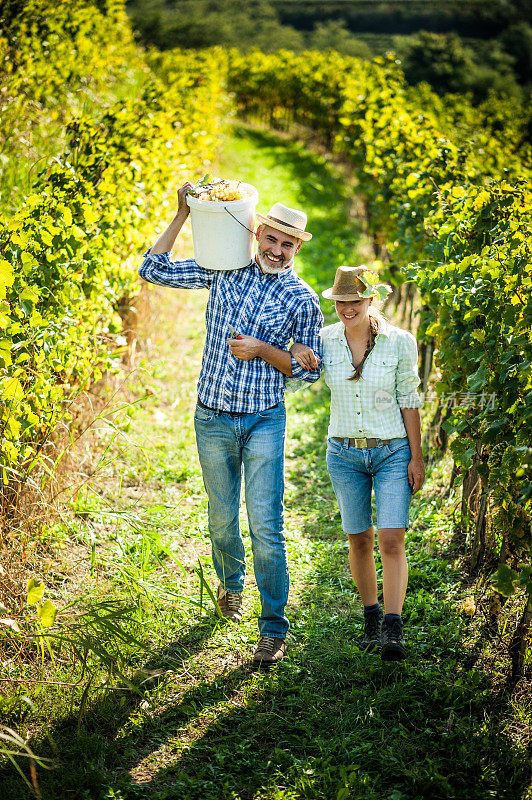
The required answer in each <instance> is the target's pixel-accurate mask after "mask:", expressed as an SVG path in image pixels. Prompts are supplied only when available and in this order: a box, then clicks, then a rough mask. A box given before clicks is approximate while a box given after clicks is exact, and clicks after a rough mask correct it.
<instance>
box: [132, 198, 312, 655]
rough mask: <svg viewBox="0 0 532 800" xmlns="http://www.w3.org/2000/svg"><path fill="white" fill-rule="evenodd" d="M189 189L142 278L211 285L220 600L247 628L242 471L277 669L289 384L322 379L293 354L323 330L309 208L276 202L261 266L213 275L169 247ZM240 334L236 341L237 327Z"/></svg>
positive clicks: (206, 475) (208, 391)
mask: <svg viewBox="0 0 532 800" xmlns="http://www.w3.org/2000/svg"><path fill="white" fill-rule="evenodd" d="M191 188H192V184H191V183H188V182H187V183H185V184H184V186H182V187H181V189H180V190H179V192H178V210H177V214H176V216H175V217H174V219H173V220H172V222H171V223H170V225H169V226H168V228H167V229H166V231H165V232H164V233H163V234H161V236H160V237H159V239H158V240H157V241H156V243H155V244H154V245H153V247H152V248H151V249H150V250H149V251H148V253H147V254H146V255H145V259H144V263H143V264H142V267H141V269H140V270H139V274H140V275H141V277H142V278H144V279H145V280H147V281H150V282H152V283H158V284H161V285H163V286H174V287H178V288H183V289H200V288H208V289H209V300H208V303H207V311H206V324H207V336H206V341H205V349H204V352H203V362H202V367H201V372H200V376H199V381H198V404H197V407H196V411H195V415H194V426H195V430H196V442H197V446H198V453H199V458H200V464H201V469H202V473H203V481H204V484H205V489H206V491H207V495H208V498H209V533H210V537H211V544H212V558H213V563H214V567H215V570H216V574H217V576H218V579H219V581H220V585H219V586H218V590H217V600H218V604H219V606H220V609H221V611H222V614H223V615H224V617H227V618H228V619H230V620H233V621H237V622H238V621H240V619H241V617H242V592H243V589H244V578H245V570H246V564H245V553H244V544H243V541H242V536H241V534H240V530H239V519H238V517H239V505H240V486H241V476H242V468H243V470H244V479H245V498H246V509H247V514H248V522H249V531H250V537H251V545H252V551H253V563H254V568H255V579H256V582H257V586H258V589H259V592H260V596H261V616H260V618H259V632H260V640H259V643H258V646H257V649H256V651H255V654H254V658H253V664H254V666H263V667H269V666H271V665H272V664H274V663H276V662H277V661H280V660H281V659H282V658H283V657H284V655H285V653H286V641H285V640H286V634H287V631H288V625H289V623H288V619H287V618H286V615H285V606H286V602H287V599H288V589H289V576H288V560H287V554H286V542H285V537H284V531H283V493H284V479H283V467H284V438H285V428H286V416H285V408H284V401H283V397H284V381H285V376H286V377H287V378H295V379H299V380H305V381H308V382H309V383H312V382H313V381H315V380H317V379H318V377H319V369H318V370H312V371H306V370H305V369H304V368H303V367H301V366H300V365H299V364H298V363H297V362H296V361H295V359H294V358H292V356H291V354H290V353H289V352H288V347H289V345H290V342H291V341H292V340H293V341H297V342H301V343H303V344H306V345H308V346H309V347H311V348H312V350H313V351H314V352H315V353H318V352H319V349H320V346H321V345H320V338H319V332H320V329H321V326H322V324H323V315H322V313H321V311H320V306H319V300H318V297H317V295H316V293H315V292H314V291H313V290H312V289H311V288H310V287H309V286H307V284H306V283H305V282H304V281H303V280H301V278H299V277H298V275H296V273H295V272H294V270H293V263H294V258H295V256H296V254H297V253H298V252H299V249H300V247H301V245H302V243H303V242H304V241H308V240H309V239H311V238H312V235H311V234H310V233H309V232H308V231H306V230H305V228H306V223H307V216H306V214H305V213H304V212H302V211H297V210H295V209H290V208H287V207H286V206H283V205H282V204H280V203H276V204H275V205H274V206H273V207H272V209H271V210H270V211H269V213H268V215H267V216H262V215H260V214H257V218H258V220H259V221H260V225H259V227H258V228H257V232H256V234H255V236H256V239H257V243H258V246H257V252H256V254H255V257H254V259H253V260H252V262H251V264H249V265H248V266H246V267H244V268H242V269H237V270H232V271H220V270H209V269H205V268H203V267H200V266H199V265H198V264H196V262H195V261H194V260H192V259H187V260H183V261H171V260H170V251H171V249H172V247H173V245H174V242H175V240H176V238H177V236H178V234H179V232H180V230H181V228H182V226H183V223H184V222H185V220H186V218H187V216H188V214H189V208H188V206H187V203H186V194H187V191H189V190H190V189H191ZM229 326H232V327H233V328H234V329H236V331H237V332H238V334H240V335H239V337H238V338H231V333H230V327H229Z"/></svg>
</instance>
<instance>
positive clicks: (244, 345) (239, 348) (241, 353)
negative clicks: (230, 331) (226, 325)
mask: <svg viewBox="0 0 532 800" xmlns="http://www.w3.org/2000/svg"><path fill="white" fill-rule="evenodd" d="M227 344H228V345H229V349H230V350H231V353H232V354H233V355H234V357H235V358H240V359H241V360H242V361H251V359H252V358H257V356H258V355H260V349H261V346H262V345H263V344H264V342H261V340H260V339H255V337H254V336H241V337H240V339H228V340H227Z"/></svg>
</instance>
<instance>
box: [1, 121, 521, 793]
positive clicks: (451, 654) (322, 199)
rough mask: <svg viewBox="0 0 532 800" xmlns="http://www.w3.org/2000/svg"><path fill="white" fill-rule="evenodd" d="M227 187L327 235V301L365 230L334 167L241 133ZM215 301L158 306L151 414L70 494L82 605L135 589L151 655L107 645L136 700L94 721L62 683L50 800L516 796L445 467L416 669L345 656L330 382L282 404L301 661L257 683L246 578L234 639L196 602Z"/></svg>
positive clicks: (421, 523)
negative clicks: (471, 615) (330, 463)
mask: <svg viewBox="0 0 532 800" xmlns="http://www.w3.org/2000/svg"><path fill="white" fill-rule="evenodd" d="M220 172H221V173H222V174H227V175H238V176H239V177H241V178H242V179H244V180H248V181H250V182H252V183H254V184H256V185H257V186H259V187H260V189H261V204H260V208H261V209H262V210H267V209H268V208H269V207H270V205H271V204H272V203H273V202H274V201H275V200H277V199H281V200H282V201H283V202H285V203H287V204H288V205H297V206H302V207H304V208H306V209H307V210H308V213H309V229H310V230H311V231H312V232H313V233H314V234H315V238H314V239H313V240H312V242H311V243H309V244H308V245H305V247H304V248H303V249H302V251H301V254H300V255H299V256H298V268H299V270H300V272H301V274H302V275H303V277H304V278H305V279H306V280H307V281H308V282H310V283H311V284H312V285H314V286H315V287H316V289H318V290H321V289H322V288H324V286H326V285H327V284H328V282H329V281H330V279H331V276H332V275H333V272H334V269H335V267H336V266H337V265H338V264H339V263H353V262H354V261H356V260H359V255H358V254H357V248H358V247H360V242H361V241H362V239H361V231H360V229H359V227H358V223H357V221H356V219H353V217H352V216H350V214H351V206H350V202H349V197H348V196H347V195H348V192H347V190H346V189H345V187H344V183H343V180H342V177H341V175H339V174H338V173H337V172H336V171H335V169H334V168H333V167H332V166H331V165H330V164H329V163H328V162H327V161H326V159H324V158H322V157H319V156H315V155H312V154H309V153H308V152H307V151H305V150H304V149H303V148H301V147H299V146H297V145H294V144H287V143H283V142H281V141H279V140H277V139H275V138H274V137H271V136H269V135H267V134H264V133H259V132H250V131H248V132H246V131H237V133H236V135H235V137H234V139H233V140H232V141H231V142H230V143H228V146H227V148H226V150H225V154H224V157H223V162H222V164H221V166H220ZM205 300H206V293H204V292H189V293H186V292H172V291H170V290H166V291H165V290H158V289H156V290H154V291H153V295H152V309H153V310H152V317H151V319H150V320H149V321H148V324H147V328H146V333H145V336H144V346H145V350H146V359H145V362H144V366H143V367H142V368H141V369H140V370H139V371H138V372H137V373H135V374H134V375H133V376H132V377H131V379H130V381H129V384H128V386H129V388H128V390H127V391H128V393H129V395H128V396H129V397H130V398H131V397H135V396H138V397H140V396H142V395H144V394H145V393H146V392H148V394H149V397H148V400H146V401H144V402H143V403H142V404H140V405H139V406H135V407H131V408H130V409H128V410H127V412H126V413H122V415H117V417H116V418H115V420H114V423H113V424H114V425H115V430H116V428H118V429H119V431H120V437H119V438H117V439H116V440H115V442H114V444H113V448H114V450H113V452H114V454H115V457H114V460H113V461H109V463H108V464H107V465H106V466H104V467H102V469H101V470H100V473H99V478H98V481H97V482H95V483H94V484H93V485H92V488H89V489H88V490H87V491H84V492H81V493H80V494H79V495H78V499H77V506H76V512H77V516H76V517H75V518H74V520H73V521H72V522H71V523H70V528H69V536H70V537H71V538H75V539H76V540H77V541H79V542H81V543H83V542H87V541H92V542H95V547H94V554H95V562H94V563H93V582H92V584H91V586H92V589H91V591H93V592H94V593H95V594H96V595H97V594H98V592H100V593H101V595H102V596H106V594H112V593H113V592H119V593H121V594H122V595H127V590H128V587H131V586H133V585H135V586H137V587H140V588H141V590H142V591H143V593H144V599H143V600H142V602H136V605H135V610H134V612H132V617H131V632H132V633H133V634H134V635H135V636H136V637H137V640H138V642H139V643H140V645H142V647H141V646H136V645H134V644H132V645H130V646H128V647H124V648H122V650H121V651H120V652H117V654H116V664H115V669H116V670H119V671H120V672H121V673H122V674H124V675H127V676H129V677H131V676H133V680H134V682H135V683H136V684H137V685H139V683H140V682H141V681H143V680H144V681H145V683H144V686H143V688H144V689H145V691H144V692H143V694H142V695H141V696H139V695H138V694H135V693H131V692H129V691H119V692H110V693H109V692H105V691H102V692H100V693H99V692H98V691H96V692H95V695H94V696H93V699H92V700H91V702H90V703H89V704H88V705H87V706H86V707H84V708H83V713H78V712H77V711H76V712H75V713H73V711H72V709H70V708H69V701H70V696H66V695H65V694H64V693H63V692H62V691H61V690H58V691H57V692H56V693H55V694H53V695H50V696H47V697H46V698H44V699H43V700H42V702H41V706H40V715H41V727H39V725H36V724H35V727H34V728H33V739H32V742H33V744H34V747H35V750H36V752H39V753H41V754H43V755H45V754H50V755H53V754H54V748H58V750H59V757H60V762H61V767H60V769H58V770H54V771H51V772H49V773H43V772H41V773H40V782H41V789H42V793H43V798H44V799H45V800H63V799H64V800H67V798H69V799H74V798H75V799H76V800H77V798H87V799H90V800H100V799H101V800H104V798H119V799H121V800H126V799H127V800H130V799H131V800H132V799H133V798H139V799H140V798H142V799H143V800H163V798H172V799H173V800H200V798H201V800H281V799H282V800H303V798H305V800H347V799H348V798H350V799H352V800H358V798H360V800H384V799H385V800H414V799H417V798H431V799H432V798H436V799H437V798H456V800H465V798H471V800H473V799H476V798H478V799H479V800H481V799H482V800H485V798H489V797H493V798H498V799H499V798H500V799H502V798H508V800H509V798H517V797H522V796H524V794H523V792H524V791H525V789H524V780H525V779H524V775H525V773H526V765H524V764H525V762H524V760H523V758H524V752H523V751H522V750H519V749H518V748H517V746H515V745H513V744H512V742H511V740H510V738H509V737H508V735H507V734H506V733H505V732H504V731H503V730H502V727H501V724H499V722H498V719H499V717H498V716H497V713H496V711H493V710H489V709H487V708H486V707H485V703H486V698H487V697H488V689H489V687H488V684H487V682H486V679H485V678H484V677H483V676H482V675H481V674H480V673H477V672H474V671H466V670H465V669H464V667H463V653H462V648H461V636H462V633H461V631H462V629H463V627H464V623H463V621H462V620H461V618H460V614H459V608H458V600H457V588H456V586H457V583H456V574H455V572H454V570H453V568H452V564H449V563H448V562H447V561H446V560H443V559H442V558H441V557H440V553H441V551H442V550H443V549H444V548H445V546H446V545H447V543H448V539H449V529H450V522H451V518H450V506H449V505H446V501H445V500H444V499H443V498H444V495H445V494H446V492H445V489H444V487H445V485H446V483H447V481H448V479H447V477H446V476H445V470H444V468H443V467H440V468H439V470H435V471H433V474H432V476H431V479H430V480H429V481H428V483H427V486H426V489H425V491H424V494H423V497H422V498H420V499H419V500H417V501H416V503H415V507H414V511H413V517H414V524H413V527H412V529H411V531H410V533H409V544H408V549H409V560H410V566H411V573H410V586H409V592H408V599H407V604H406V617H407V620H408V625H407V636H408V641H409V648H410V652H411V657H410V659H409V660H408V661H407V662H405V663H404V664H401V665H394V664H388V665H387V664H383V663H382V662H381V661H380V659H379V658H378V657H376V656H372V655H365V654H362V653H360V652H359V651H358V649H357V647H356V646H355V644H354V642H355V639H356V637H357V636H358V634H359V628H360V621H361V609H360V605H359V603H358V601H357V599H356V596H355V593H354V590H353V586H352V581H351V578H350V575H349V571H348V566H347V545H346V542H345V538H344V536H343V534H342V532H341V529H340V522H339V515H338V512H337V508H336V505H335V502H334V499H333V495H332V489H331V487H330V484H329V480H328V477H327V474H326V470H325V459H324V455H325V435H326V425H327V418H328V408H327V396H326V393H325V391H324V389H323V385H322V383H321V382H320V383H319V384H318V385H317V386H314V387H313V388H312V390H308V391H306V392H300V393H298V394H297V395H294V396H291V397H289V399H288V417H289V423H288V430H289V442H288V447H287V465H286V476H287V491H286V528H287V538H288V546H289V558H290V564H291V576H292V590H291V596H290V607H289V610H288V613H289V617H290V619H291V625H292V627H291V632H290V646H291V649H290V658H289V659H288V660H286V661H285V662H283V663H282V664H281V665H280V666H279V667H278V668H277V669H276V670H274V671H272V672H270V673H269V674H255V673H253V672H252V671H251V670H250V668H249V658H250V656H251V654H252V652H253V649H254V644H255V641H256V621H255V620H256V616H257V612H258V608H259V603H258V595H257V591H256V587H255V586H254V582H253V577H252V570H250V572H249V574H248V579H247V583H248V587H247V591H246V599H245V620H244V623H243V624H242V625H241V626H233V625H220V624H218V622H217V621H216V619H215V618H214V617H213V616H212V614H209V613H206V612H205V611H203V612H202V611H201V610H200V608H199V607H198V605H195V604H194V603H191V602H190V598H193V599H195V600H198V598H199V594H200V592H199V585H200V582H199V577H198V571H199V572H203V574H204V576H205V578H206V579H207V581H209V582H210V584H211V585H212V586H214V585H215V582H214V575H213V571H212V567H211V564H210V557H209V548H208V538H207V519H206V501H205V497H204V493H203V487H202V483H201V475H200V471H199V466H198V461H197V456H196V452H195V446H194V441H193V423H192V417H193V409H194V400H195V380H196V376H197V374H198V371H199V365H200V360H201V348H202V340H203V328H204V324H203V313H204V311H203V310H204V305H205ZM105 435H106V433H105V430H104V431H103V433H102V436H105ZM242 527H243V529H244V530H245V529H246V521H245V518H244V515H243V516H242ZM91 537H92V538H91ZM248 550H249V548H248ZM87 552H88V551H87ZM248 555H249V556H250V553H248ZM170 556H171V557H170ZM88 559H89V556H88V555H86V561H85V562H84V567H83V564H82V567H80V569H81V570H82V571H83V568H84V569H86V570H88V568H89V563H88ZM173 559H175V560H173ZM198 565H199V566H198ZM132 594H133V596H135V597H136V596H137V595H136V594H134V593H132ZM119 650H120V649H119ZM100 677H101V676H100ZM99 679H100V678H99V677H98V676H97V677H96V682H95V685H97V681H98V680H99ZM118 683H119V684H122V685H123V681H121V680H119V681H118ZM115 685H116V684H115ZM78 699H79V698H78ZM75 708H76V709H77V708H78V705H77V704H76V705H75ZM45 721H46V734H49V736H50V739H51V740H53V742H54V745H50V744H49V743H48V739H47V738H46V736H45V735H43V733H42V725H43V724H44V722H45ZM30 732H31V731H30ZM523 765H524V766H523ZM2 786H3V789H2V791H3V792H6V793H5V794H2V793H1V792H0V794H1V796H2V797H4V796H5V797H6V798H7V797H10V798H13V800H16V798H21V797H29V796H30V795H29V794H27V793H26V794H24V789H23V787H22V784H21V783H20V782H19V781H18V779H14V778H10V777H6V778H5V780H4V781H3V784H2Z"/></svg>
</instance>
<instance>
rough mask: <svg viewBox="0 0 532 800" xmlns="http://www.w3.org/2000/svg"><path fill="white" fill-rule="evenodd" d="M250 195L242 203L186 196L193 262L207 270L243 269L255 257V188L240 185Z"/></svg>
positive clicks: (248, 185) (246, 184)
mask: <svg viewBox="0 0 532 800" xmlns="http://www.w3.org/2000/svg"><path fill="white" fill-rule="evenodd" d="M240 186H241V187H242V189H243V190H244V191H246V192H249V194H247V195H246V197H243V198H242V199H241V200H199V199H198V198H197V197H192V196H191V195H188V196H187V203H188V205H189V208H190V219H191V222H192V242H193V244H194V259H195V260H196V263H198V264H199V265H200V267H205V268H206V269H221V270H228V269H241V268H242V267H247V265H248V264H249V263H250V261H251V259H252V257H253V228H254V225H255V206H256V205H257V203H258V200H259V195H258V192H257V190H256V189H255V187H254V186H251V184H249V183H241V184H240Z"/></svg>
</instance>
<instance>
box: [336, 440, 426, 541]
mask: <svg viewBox="0 0 532 800" xmlns="http://www.w3.org/2000/svg"><path fill="white" fill-rule="evenodd" d="M348 441H349V440H347V439H345V440H344V441H343V442H339V441H337V440H336V439H328V440H327V455H326V459H327V469H328V470H329V475H330V477H331V482H332V485H333V489H334V493H335V495H336V499H337V500H338V505H339V507H340V515H341V517H342V528H343V530H344V531H345V533H350V534H356V533H362V532H363V531H367V530H368V529H369V528H371V526H372V525H373V518H372V512H371V489H372V487H373V488H374V490H375V504H376V507H377V528H378V529H379V530H382V529H383V528H408V524H409V519H408V511H409V508H410V499H411V496H412V490H411V489H410V485H409V483H408V464H409V461H410V458H411V456H410V446H409V444H408V438H407V437H406V436H405V437H404V438H397V439H391V440H390V443H389V444H384V445H380V446H379V447H370V448H364V449H362V450H357V449H356V448H354V447H349V444H348Z"/></svg>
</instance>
